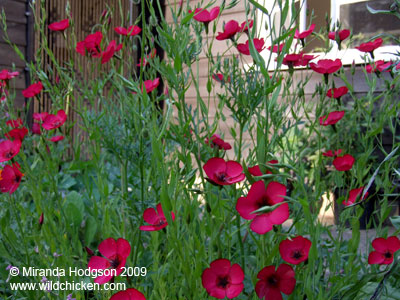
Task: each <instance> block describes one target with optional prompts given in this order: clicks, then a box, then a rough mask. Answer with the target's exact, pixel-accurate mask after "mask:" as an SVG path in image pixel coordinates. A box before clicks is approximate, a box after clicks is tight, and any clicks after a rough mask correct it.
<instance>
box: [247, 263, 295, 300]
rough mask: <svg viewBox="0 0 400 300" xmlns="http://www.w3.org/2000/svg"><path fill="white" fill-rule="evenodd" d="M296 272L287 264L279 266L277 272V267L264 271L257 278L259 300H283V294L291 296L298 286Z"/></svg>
mask: <svg viewBox="0 0 400 300" xmlns="http://www.w3.org/2000/svg"><path fill="white" fill-rule="evenodd" d="M294 275H295V273H294V270H293V268H292V267H291V266H289V265H287V264H281V265H279V267H278V269H276V271H275V266H268V267H265V268H264V269H262V270H261V271H260V272H259V273H258V274H257V278H258V279H259V281H258V282H257V283H256V287H255V290H256V293H257V296H258V298H260V299H263V298H264V299H265V300H282V294H281V292H282V293H284V294H286V295H290V294H291V293H292V292H293V290H294V287H295V286H296V279H295V278H294Z"/></svg>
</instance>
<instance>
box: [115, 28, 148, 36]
mask: <svg viewBox="0 0 400 300" xmlns="http://www.w3.org/2000/svg"><path fill="white" fill-rule="evenodd" d="M114 31H115V32H116V33H118V34H120V35H126V36H134V35H138V34H139V33H140V32H141V31H142V28H140V27H139V26H136V25H131V26H129V27H128V28H124V27H115V28H114Z"/></svg>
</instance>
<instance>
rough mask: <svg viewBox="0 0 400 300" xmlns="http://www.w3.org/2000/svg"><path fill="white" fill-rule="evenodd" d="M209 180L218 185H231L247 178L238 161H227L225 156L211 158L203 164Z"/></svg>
mask: <svg viewBox="0 0 400 300" xmlns="http://www.w3.org/2000/svg"><path fill="white" fill-rule="evenodd" d="M203 170H204V172H206V174H207V176H208V180H209V181H211V182H212V183H214V184H218V185H230V184H233V183H236V182H240V181H242V180H243V179H244V178H245V175H244V173H243V167H242V166H241V165H240V164H239V163H238V162H236V161H233V160H229V161H225V160H224V159H223V158H219V157H213V158H210V159H209V160H208V161H207V162H206V163H205V165H204V166H203Z"/></svg>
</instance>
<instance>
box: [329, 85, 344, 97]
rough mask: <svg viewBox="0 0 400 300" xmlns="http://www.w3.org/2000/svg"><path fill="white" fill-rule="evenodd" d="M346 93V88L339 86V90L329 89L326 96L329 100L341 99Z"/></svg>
mask: <svg viewBox="0 0 400 300" xmlns="http://www.w3.org/2000/svg"><path fill="white" fill-rule="evenodd" d="M348 92H349V89H348V88H347V87H345V86H341V87H339V88H333V89H329V90H328V92H327V93H326V95H327V96H328V97H329V98H335V99H338V98H340V97H342V96H343V95H346V94H347V93H348Z"/></svg>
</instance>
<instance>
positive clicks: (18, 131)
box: [5, 127, 28, 142]
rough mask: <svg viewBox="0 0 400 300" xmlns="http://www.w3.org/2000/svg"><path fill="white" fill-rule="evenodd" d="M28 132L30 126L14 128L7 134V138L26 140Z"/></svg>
mask: <svg viewBox="0 0 400 300" xmlns="http://www.w3.org/2000/svg"><path fill="white" fill-rule="evenodd" d="M27 134H28V128H26V127H22V128H14V129H12V130H10V131H9V132H7V133H6V134H5V136H6V138H7V139H9V140H20V141H21V142H22V141H23V140H24V138H25V136H26V135H27Z"/></svg>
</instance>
